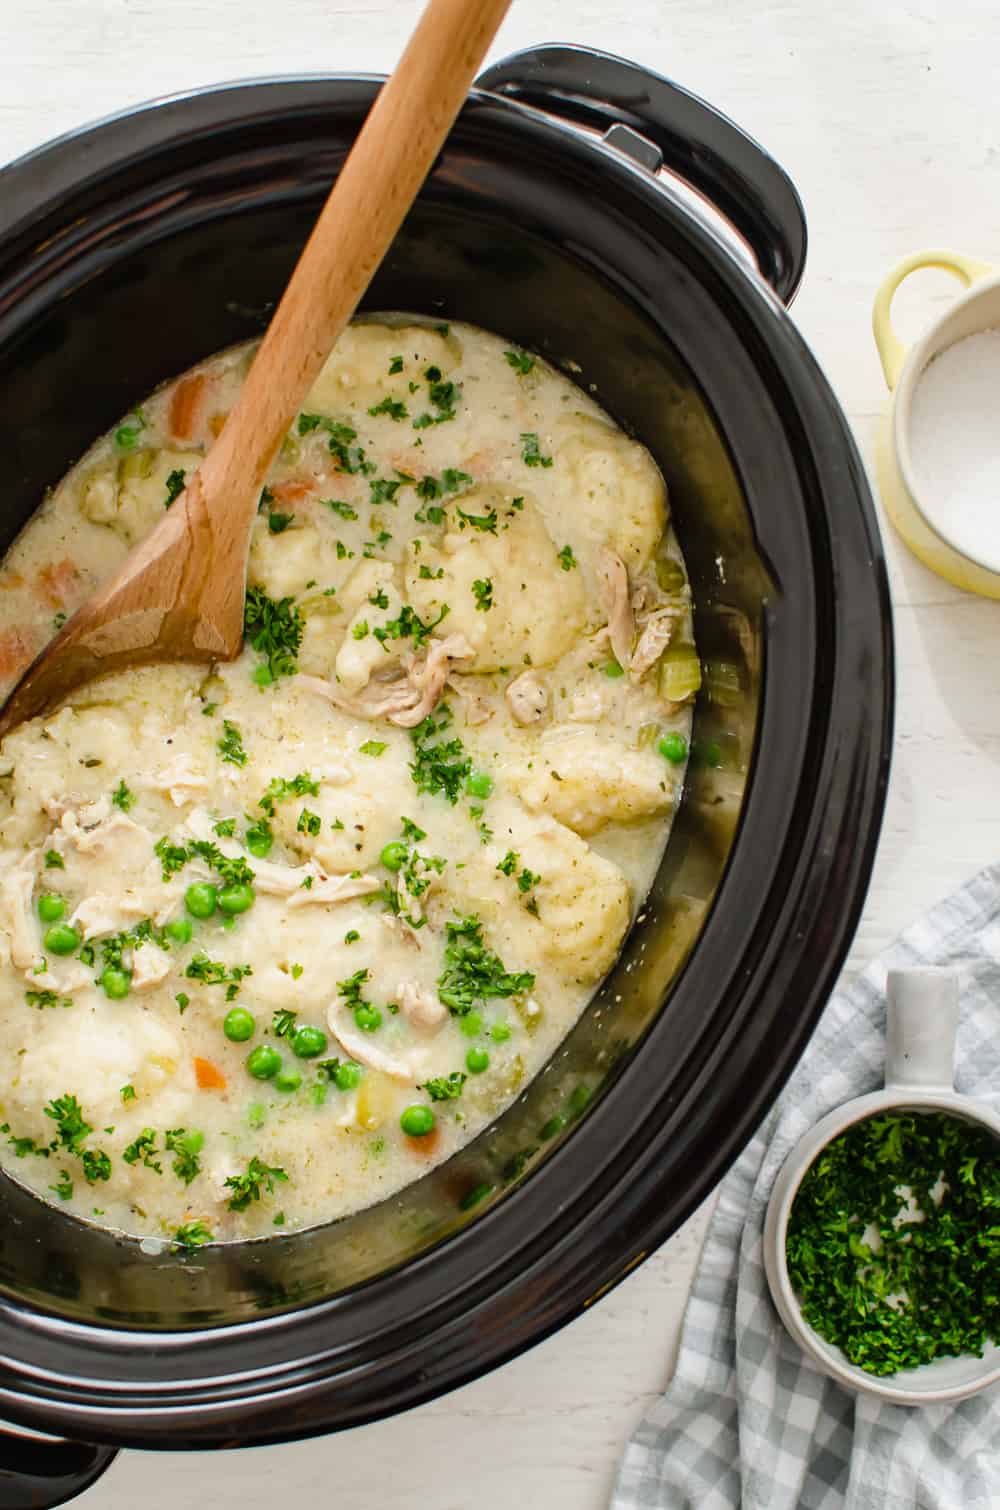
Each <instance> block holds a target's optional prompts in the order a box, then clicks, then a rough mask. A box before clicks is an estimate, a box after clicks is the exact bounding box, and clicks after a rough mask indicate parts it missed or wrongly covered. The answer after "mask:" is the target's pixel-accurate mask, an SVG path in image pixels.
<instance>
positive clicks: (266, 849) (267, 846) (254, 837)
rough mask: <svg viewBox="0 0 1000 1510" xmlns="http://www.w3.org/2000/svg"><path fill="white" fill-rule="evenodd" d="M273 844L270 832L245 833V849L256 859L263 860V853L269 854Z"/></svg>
mask: <svg viewBox="0 0 1000 1510" xmlns="http://www.w3.org/2000/svg"><path fill="white" fill-rule="evenodd" d="M273 844H274V840H273V839H272V838H271V835H270V834H247V849H248V850H249V851H250V853H251V854H252V855H253V856H254V858H255V859H257V860H263V858H264V856H265V855H268V854H270V852H271V846H272V845H273Z"/></svg>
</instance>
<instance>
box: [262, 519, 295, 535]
mask: <svg viewBox="0 0 1000 1510" xmlns="http://www.w3.org/2000/svg"><path fill="white" fill-rule="evenodd" d="M294 522H295V515H294V514H268V516H267V527H268V529H269V530H270V531H271V534H272V535H283V534H284V533H285V531H286V530H287V528H288V526H289V525H290V524H294Z"/></svg>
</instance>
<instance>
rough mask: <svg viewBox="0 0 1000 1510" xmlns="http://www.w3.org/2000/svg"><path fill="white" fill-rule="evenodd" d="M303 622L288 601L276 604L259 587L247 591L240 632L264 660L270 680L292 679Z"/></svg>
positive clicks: (289, 598) (295, 668)
mask: <svg viewBox="0 0 1000 1510" xmlns="http://www.w3.org/2000/svg"><path fill="white" fill-rule="evenodd" d="M304 629H305V620H304V619H303V617H302V613H301V610H300V609H298V608H296V606H295V599H294V598H291V597H287V598H282V599H281V600H280V602H279V601H276V600H275V599H274V598H269V597H268V595H267V593H266V592H265V591H264V590H263V588H261V587H248V588H247V599H246V607H245V609H244V614H243V632H244V634H245V635H246V638H247V639H248V640H249V641H250V644H251V645H252V646H253V648H254V650H256V651H257V653H258V655H263V656H265V657H266V659H267V672H268V674H269V676H270V678H271V679H272V680H273V679H274V678H275V677H279V676H294V675H295V672H296V671H297V670H298V666H297V665H296V660H297V658H298V654H299V647H300V645H301V644H302V633H303V630H304Z"/></svg>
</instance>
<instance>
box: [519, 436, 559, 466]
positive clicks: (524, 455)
mask: <svg viewBox="0 0 1000 1510" xmlns="http://www.w3.org/2000/svg"><path fill="white" fill-rule="evenodd" d="M521 460H522V461H523V462H524V464H525V466H526V467H551V465H552V457H551V456H543V455H542V453H541V451H540V449H539V445H538V434H537V432H536V431H534V430H528V431H526V432H525V433H524V434H522V436H521Z"/></svg>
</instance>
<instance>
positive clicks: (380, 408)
mask: <svg viewBox="0 0 1000 1510" xmlns="http://www.w3.org/2000/svg"><path fill="white" fill-rule="evenodd" d="M368 413H369V414H370V415H371V416H372V418H373V419H374V418H376V416H378V415H379V414H387V415H388V416H389V418H390V419H394V420H402V419H406V418H407V416H408V415H409V410H408V409H407V407H406V405H405V404H404V403H403V402H402V400H400V399H398V398H390V397H389V395H388V394H386V396H385V398H384V399H382V400H381V401H380V402H379V403H377V404H373V405H372V407H371V408H370V409H369V411H368Z"/></svg>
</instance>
